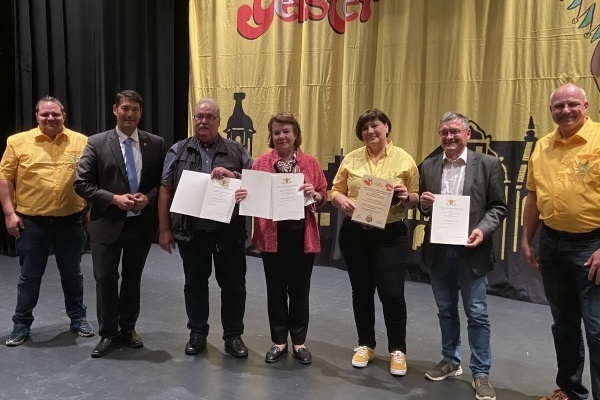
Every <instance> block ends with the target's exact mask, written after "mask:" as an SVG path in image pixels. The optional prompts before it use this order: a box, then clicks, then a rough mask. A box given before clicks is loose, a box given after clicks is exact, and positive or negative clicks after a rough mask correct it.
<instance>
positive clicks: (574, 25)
mask: <svg viewBox="0 0 600 400" xmlns="http://www.w3.org/2000/svg"><path fill="white" fill-rule="evenodd" d="M255 3H257V4H258V5H260V8H261V9H267V10H268V9H269V7H271V9H272V10H273V12H274V14H275V15H274V18H273V21H272V23H271V24H270V26H269V27H268V29H267V30H266V31H265V32H264V33H263V34H262V35H260V36H259V37H257V38H255V39H247V38H245V37H243V36H242V35H241V34H240V33H239V32H238V29H237V27H238V24H241V25H242V26H251V27H256V26H257V24H256V23H255V22H254V20H253V19H251V20H250V21H244V20H243V18H238V13H239V14H240V16H241V15H242V14H243V13H242V12H241V10H250V9H251V8H253V10H254V13H255V14H254V15H258V16H260V15H264V14H265V13H264V12H263V13H259V12H257V10H258V9H259V7H257V6H256V5H255ZM578 3H581V4H580V5H578ZM593 3H594V2H592V1H582V2H580V1H572V2H571V1H561V0H542V1H519V0H487V1H486V0H452V1H448V0H420V1H409V0H379V1H377V0H372V1H358V0H338V1H335V0H333V1H331V0H329V1H325V0H312V1H311V0H296V1H293V0H291V1H290V0H262V1H260V0H256V1H255V0H219V1H215V0H191V1H190V35H191V40H190V57H191V65H190V71H191V72H190V73H191V75H190V110H191V109H192V107H193V104H194V102H195V101H197V100H199V99H200V98H201V97H204V96H209V97H214V98H215V99H216V100H217V101H218V102H219V104H220V106H221V111H222V115H223V121H222V126H221V128H222V129H224V125H225V124H226V123H227V118H228V116H230V115H231V113H232V110H233V106H234V100H233V93H234V92H244V93H246V98H245V100H244V101H243V107H244V111H245V112H246V114H248V115H249V116H250V118H252V120H253V121H254V128H255V130H256V131H257V132H256V134H255V135H254V147H253V149H252V151H253V156H258V155H259V154H261V153H262V152H264V151H265V150H266V149H267V147H266V144H265V142H266V123H267V121H268V119H269V117H270V115H271V114H273V113H274V112H279V111H291V112H293V113H294V114H295V115H296V116H297V117H298V119H299V120H300V123H301V126H302V129H303V131H304V132H305V138H304V140H305V141H304V145H303V147H304V150H306V151H308V152H310V153H312V154H314V155H316V156H317V157H318V158H319V159H320V160H321V162H322V163H323V165H326V163H327V162H331V161H333V158H334V156H335V155H336V154H339V152H340V149H341V148H343V149H344V151H345V152H346V153H347V152H348V151H350V150H352V149H354V148H356V147H357V146H359V145H360V142H359V141H358V140H357V139H356V138H355V136H354V134H353V132H354V124H355V121H356V118H357V117H358V115H360V113H361V112H363V111H364V110H365V109H367V108H370V107H379V108H381V109H383V110H384V111H385V112H386V113H388V115H389V116H390V118H391V120H392V123H393V130H392V133H391V138H392V139H393V141H394V143H395V144H397V145H399V146H401V147H403V148H405V149H406V150H407V151H408V152H409V153H410V154H411V155H412V156H413V157H414V158H415V160H416V161H417V162H420V161H421V160H422V159H423V158H424V157H426V156H427V155H428V154H430V153H431V151H432V150H433V149H434V148H436V147H437V145H438V137H437V135H436V125H437V123H436V121H437V118H438V117H439V116H440V115H441V114H442V113H443V112H444V111H448V110H456V111H460V112H463V113H465V114H467V115H468V116H469V117H470V118H471V119H473V120H474V121H476V122H477V123H478V124H479V125H480V126H481V127H482V128H483V129H485V130H486V132H487V133H488V134H491V135H493V137H494V140H500V141H502V140H521V139H522V137H523V132H524V130H525V129H526V127H527V123H528V121H529V118H530V116H533V117H534V120H535V123H536V128H537V132H538V137H539V135H540V133H541V132H547V131H549V130H550V129H552V121H551V120H550V118H549V113H548V97H549V95H550V92H551V91H552V89H553V88H555V87H556V86H557V85H558V84H560V83H562V82H565V81H567V80H572V81H575V82H577V83H578V84H580V85H582V86H583V87H584V88H586V90H587V92H588V96H589V97H590V102H591V104H592V105H593V107H592V110H594V111H593V112H592V118H594V119H598V117H597V111H596V110H597V108H598V107H600V101H598V90H597V89H596V86H595V84H594V81H593V77H592V75H591V73H590V60H591V57H592V53H593V51H594V44H595V43H593V44H592V40H591V38H590V37H589V36H590V35H589V34H588V37H584V33H586V32H589V31H590V30H591V28H594V26H590V27H582V28H580V27H579V26H580V25H581V24H582V23H583V22H584V20H585V16H586V15H585V11H586V10H587V11H591V12H588V15H592V13H593V11H594V10H588V8H589V7H590V6H591V5H593ZM331 4H334V5H335V4H337V7H336V11H337V12H336V14H337V15H341V14H342V13H343V11H344V6H345V10H346V12H348V13H349V14H350V15H351V17H350V19H352V18H355V17H356V15H358V14H360V12H362V11H363V10H364V9H365V8H368V9H370V11H371V15H370V18H369V19H368V20H367V21H364V22H361V21H360V17H358V18H356V19H354V20H351V21H347V22H346V23H345V24H344V25H343V29H344V30H345V32H344V33H342V34H340V33H337V32H335V31H334V28H333V27H332V25H331V24H330V23H329V19H328V17H327V16H328V14H327V10H325V9H328V7H330V5H331ZM299 5H300V6H301V5H304V7H300V6H299ZM569 6H572V7H573V9H571V10H569V9H568V7H569ZM277 8H279V9H281V10H283V12H281V14H284V13H286V12H287V13H288V14H294V13H295V14H298V10H299V9H301V8H304V9H305V10H308V11H309V12H310V13H312V14H313V15H315V16H316V17H314V18H313V19H319V18H320V17H321V16H325V17H324V18H323V19H321V20H306V21H304V22H302V23H299V22H298V16H297V15H295V16H291V17H289V18H288V19H295V20H294V21H284V20H282V18H280V17H279V16H278V15H277V12H276V11H275V10H276V9H277ZM300 14H302V12H300ZM326 14H327V15H326ZM305 15H307V14H305ZM578 17H579V18H578ZM190 132H191V129H190Z"/></svg>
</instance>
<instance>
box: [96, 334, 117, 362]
mask: <svg viewBox="0 0 600 400" xmlns="http://www.w3.org/2000/svg"><path fill="white" fill-rule="evenodd" d="M118 341H119V337H118V336H117V337H116V338H106V337H103V338H102V339H100V342H99V343H98V344H97V345H96V347H94V350H92V358H98V357H104V356H105V355H107V354H108V353H110V352H111V351H112V350H113V349H114V348H115V346H116V344H117V342H118Z"/></svg>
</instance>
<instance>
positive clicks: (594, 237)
mask: <svg viewBox="0 0 600 400" xmlns="http://www.w3.org/2000/svg"><path fill="white" fill-rule="evenodd" d="M598 249H600V230H597V231H595V233H590V234H568V233H562V232H558V231H555V230H553V229H550V228H548V227H546V226H542V229H541V232H540V245H539V260H540V269H541V272H542V279H543V282H544V290H545V292H546V298H547V299H548V303H549V304H550V311H551V312H552V318H553V320H554V324H553V325H552V335H553V337H554V347H555V349H556V361H557V364H558V373H557V375H556V384H557V385H558V386H559V387H560V388H561V389H563V390H564V391H566V392H568V393H569V396H570V397H571V398H576V399H587V398H588V396H589V392H588V390H587V389H586V388H585V387H584V386H583V384H582V382H581V376H582V373H583V367H584V362H585V348H584V344H583V335H582V332H581V320H582V319H583V325H584V327H585V336H586V339H587V344H588V348H589V352H590V375H591V377H592V393H593V398H594V400H598V399H600V286H598V285H596V284H595V283H594V282H590V281H589V280H588V279H587V274H588V271H589V270H588V268H586V267H584V266H583V264H584V263H585V262H586V261H587V259H588V258H589V257H590V256H591V255H592V253H593V252H595V251H596V250H598Z"/></svg>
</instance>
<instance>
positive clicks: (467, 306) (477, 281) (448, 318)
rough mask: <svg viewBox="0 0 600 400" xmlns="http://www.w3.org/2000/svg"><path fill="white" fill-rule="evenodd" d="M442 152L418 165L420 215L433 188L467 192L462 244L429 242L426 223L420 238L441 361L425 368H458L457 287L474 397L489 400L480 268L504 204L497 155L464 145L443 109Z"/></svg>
mask: <svg viewBox="0 0 600 400" xmlns="http://www.w3.org/2000/svg"><path fill="white" fill-rule="evenodd" d="M438 128H439V135H440V144H441V147H442V149H443V150H444V151H443V153H442V154H440V155H438V156H436V157H432V158H428V159H426V160H425V161H423V164H422V165H421V182H420V190H421V195H420V204H419V208H420V209H421V211H422V212H423V214H424V215H425V216H431V211H432V208H433V207H434V203H435V196H436V194H440V195H459V196H469V197H470V209H469V236H468V238H467V239H466V243H465V244H464V245H447V244H434V243H431V242H430V235H431V225H430V224H427V227H426V229H425V230H426V232H425V241H424V243H423V249H422V254H423V261H424V262H425V264H426V265H427V267H428V268H429V270H430V277H431V287H432V289H433V296H434V298H435V302H436V304H437V307H438V319H439V323H440V329H441V333H442V356H443V358H442V361H440V362H439V363H438V364H437V365H436V366H434V367H433V368H431V369H430V370H428V371H427V372H426V373H425V377H426V378H427V379H429V380H432V381H441V380H443V379H445V378H447V377H449V376H458V375H461V374H462V368H461V366H460V362H461V350H460V342H461V340H460V317H459V315H458V293H459V291H460V292H461V295H462V300H463V307H464V310H465V314H466V315H467V332H468V337H469V347H470V348H471V360H470V363H469V367H470V369H471V373H472V376H473V383H472V385H473V388H474V389H475V397H476V398H477V399H478V400H495V399H496V393H495V391H494V389H493V387H492V385H491V384H490V380H489V373H490V367H491V362H492V359H491V351H490V323H489V320H488V313H487V297H486V290H487V286H488V284H487V278H486V274H487V273H488V272H489V271H490V270H492V268H493V266H494V261H495V256H494V245H493V241H492V235H493V233H494V231H496V229H498V227H499V226H500V224H501V223H502V221H503V220H504V218H505V217H506V214H507V213H508V208H507V206H506V199H505V196H504V177H503V173H502V166H501V164H500V161H499V160H498V159H497V158H495V157H492V156H489V155H486V154H481V153H477V152H474V151H472V150H469V149H468V148H467V141H468V140H469V138H470V137H471V130H470V129H469V123H468V119H467V117H465V116H464V115H462V114H458V113H453V112H448V113H445V114H444V115H442V117H441V118H440V120H439V124H438Z"/></svg>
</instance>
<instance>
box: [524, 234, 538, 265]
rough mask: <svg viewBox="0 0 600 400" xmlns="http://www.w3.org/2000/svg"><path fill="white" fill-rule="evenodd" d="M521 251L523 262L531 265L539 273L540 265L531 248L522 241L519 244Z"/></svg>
mask: <svg viewBox="0 0 600 400" xmlns="http://www.w3.org/2000/svg"><path fill="white" fill-rule="evenodd" d="M521 251H522V252H523V255H524V256H525V260H526V261H527V263H529V265H531V267H532V268H535V269H537V270H538V271H539V270H540V263H539V261H538V258H537V254H536V252H535V249H534V248H533V246H531V245H530V244H529V243H526V242H525V241H523V242H521Z"/></svg>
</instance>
